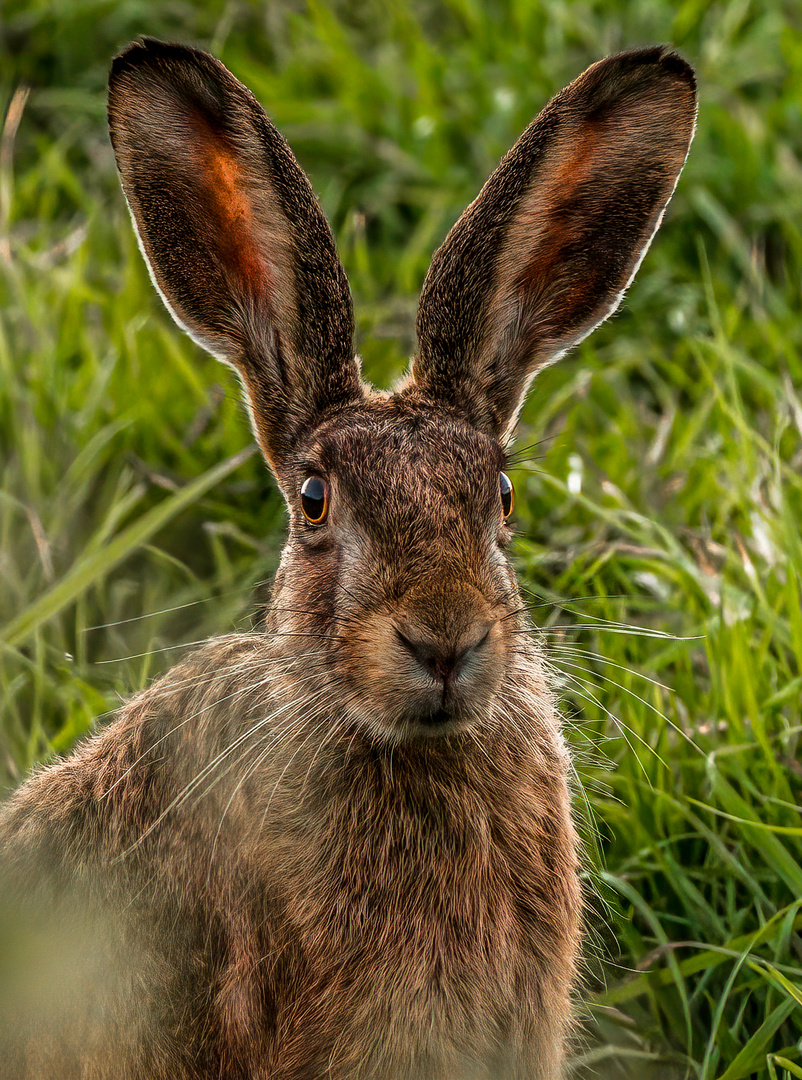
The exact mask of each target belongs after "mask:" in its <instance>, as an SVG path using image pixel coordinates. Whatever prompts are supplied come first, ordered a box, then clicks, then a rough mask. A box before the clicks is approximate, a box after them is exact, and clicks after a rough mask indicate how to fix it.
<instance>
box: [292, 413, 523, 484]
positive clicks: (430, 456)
mask: <svg viewBox="0 0 802 1080" xmlns="http://www.w3.org/2000/svg"><path fill="white" fill-rule="evenodd" d="M310 450H311V452H312V454H313V455H314V456H315V457H317V458H318V459H319V461H320V466H321V468H322V469H323V470H325V471H326V472H329V473H333V474H334V475H335V476H336V478H337V480H338V481H339V482H340V483H341V484H343V485H347V486H349V487H351V486H354V487H359V488H362V489H365V488H367V489H377V490H378V489H384V490H386V491H390V490H392V491H396V490H411V489H413V488H414V489H415V490H421V494H424V493H425V491H426V490H427V489H431V490H432V493H433V494H436V495H438V496H440V497H445V498H448V497H449V495H451V496H456V497H458V498H467V497H470V496H471V495H472V494H474V495H479V494H481V493H482V492H483V491H484V489H485V488H486V487H487V486H488V483H490V486H491V490H493V485H492V479H493V477H495V475H496V474H497V473H498V470H499V469H500V468H502V467H503V463H504V454H503V451H502V449H501V447H500V446H499V444H498V443H497V442H496V441H495V440H494V439H491V438H489V437H488V436H486V435H484V434H482V433H481V432H479V431H477V430H476V429H475V428H473V427H471V426H470V425H469V424H467V423H464V422H462V421H460V420H458V419H455V418H452V417H450V416H448V415H441V414H438V413H436V412H432V413H428V412H419V411H415V412H412V413H409V414H405V413H401V414H400V415H399V414H397V413H396V412H394V411H393V410H390V409H388V410H387V411H384V410H375V411H372V412H366V413H355V414H353V415H351V416H348V417H343V418H342V419H341V420H340V421H339V422H335V423H331V424H329V425H327V426H326V428H325V429H322V430H321V431H320V432H319V433H317V435H316V438H315V439H314V441H313V444H312V446H311V447H310Z"/></svg>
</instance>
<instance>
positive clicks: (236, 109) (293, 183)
mask: <svg viewBox="0 0 802 1080" xmlns="http://www.w3.org/2000/svg"><path fill="white" fill-rule="evenodd" d="M108 115H109V127H110V131H111V140H112V145H113V147H114V152H115V155H116V159H117V165H118V168H119V170H120V176H121V178H122V185H123V189H124V191H125V195H126V198H127V200H128V205H129V208H130V210H131V216H132V217H133V220H134V225H135V228H136V231H137V235H138V237H139V241H140V246H141V248H142V251H143V254H144V256H145V259H146V261H147V263H148V267H149V269H150V272H151V276H152V278H153V281H154V283H155V285H156V287H157V288H158V290H159V292H160V293H161V295H162V298H163V299H164V302H165V304H166V305H167V307H168V309H169V310H170V312H171V314H172V315H173V317H174V318H175V319H176V321H177V322H178V323H179V325H180V326H182V327H183V328H184V329H185V330H187V331H188V332H189V333H190V334H191V335H192V337H194V338H195V340H197V341H198V342H199V343H200V344H201V345H203V346H204V348H206V349H208V350H209V351H210V352H212V353H214V355H216V356H217V357H219V358H220V359H222V360H225V361H227V362H228V363H230V364H231V365H232V366H233V367H235V368H236V370H237V371H238V373H239V375H240V377H241V379H242V381H243V383H244V386H245V389H246V393H247V396H248V399H249V404H250V407H251V411H252V417H253V422H254V427H255V430H256V434H257V437H258V438H259V441H260V443H261V445H262V448H263V450H264V453H265V456H266V457H267V459H268V462H269V463H270V464H271V466H272V467H273V469H274V471H277V472H278V473H280V472H281V471H282V467H283V464H284V462H285V460H286V459H287V458H288V456H289V455H290V454H291V452H292V448H293V446H294V445H295V443H296V441H297V439H298V437H299V435H300V434H301V433H302V432H303V431H304V430H308V429H310V428H311V427H313V426H314V425H315V424H316V423H317V422H319V420H320V419H321V417H322V416H323V415H324V414H325V413H326V412H328V411H330V410H332V409H334V408H337V407H338V406H341V405H343V404H345V403H347V402H349V401H353V400H357V399H359V398H360V397H361V395H362V389H361V383H360V378H359V367H358V363H357V361H356V359H355V357H354V349H353V331H354V321H353V311H352V306H351V296H350V293H349V290H348V282H347V280H346V277H345V272H344V270H343V268H342V266H341V264H340V261H339V259H338V257H337V252H336V249H335V246H334V239H333V237H332V234H331V230H330V229H329V226H328V224H327V222H326V219H325V218H324V216H323V213H322V211H321V209H320V207H319V205H318V203H317V200H316V199H315V196H314V193H313V191H312V188H311V186H310V184H309V181H308V180H307V178H306V176H305V175H304V173H303V171H302V170H301V168H300V166H299V165H298V163H297V162H296V160H295V158H294V157H293V155H292V151H291V150H290V148H289V146H288V145H287V143H286V142H285V140H284V139H283V137H282V136H281V135H280V134H279V132H278V130H277V129H276V128H275V126H274V125H273V124H272V123H271V121H270V120H269V119H268V117H267V116H266V115H265V113H264V112H263V110H262V108H261V107H260V105H259V104H258V102H257V101H256V99H255V98H254V97H253V95H252V94H251V93H250V91H249V90H247V89H246V87H244V86H243V85H242V84H241V83H240V82H238V81H237V80H236V79H235V78H234V76H233V75H231V73H230V72H229V71H228V70H227V69H226V68H225V67H224V66H223V65H222V64H221V63H220V62H219V61H218V60H216V59H215V58H214V57H212V56H209V55H208V54H207V53H204V52H200V51H199V50H197V49H191V48H187V47H184V46H180V45H170V44H166V43H163V42H159V41H155V40H153V39H151V38H146V39H144V40H143V41H142V42H141V43H135V44H133V45H130V46H129V47H128V48H127V49H126V50H125V51H124V52H123V53H121V54H120V55H119V56H118V57H116V59H115V60H114V63H113V66H112V70H111V75H110V79H109V101H108Z"/></svg>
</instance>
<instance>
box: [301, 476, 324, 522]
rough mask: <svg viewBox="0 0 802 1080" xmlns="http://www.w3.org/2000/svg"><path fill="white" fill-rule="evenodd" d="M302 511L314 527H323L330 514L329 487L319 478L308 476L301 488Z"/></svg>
mask: <svg viewBox="0 0 802 1080" xmlns="http://www.w3.org/2000/svg"><path fill="white" fill-rule="evenodd" d="M301 509H302V510H303V512H304V515H305V516H306V520H307V521H308V522H310V523H311V524H312V525H322V524H323V522H324V521H325V520H326V514H328V512H329V485H328V484H327V483H326V481H325V480H322V479H321V478H320V477H319V476H308V477H307V478H306V480H304V482H303V486H302V488H301Z"/></svg>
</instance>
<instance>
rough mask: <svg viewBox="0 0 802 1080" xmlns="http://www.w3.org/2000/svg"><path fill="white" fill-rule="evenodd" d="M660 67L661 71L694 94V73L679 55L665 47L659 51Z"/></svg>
mask: <svg viewBox="0 0 802 1080" xmlns="http://www.w3.org/2000/svg"><path fill="white" fill-rule="evenodd" d="M659 63H660V67H661V68H662V69H663V71H665V72H667V73H668V74H670V75H673V76H674V77H675V78H677V79H680V80H682V82H685V83H687V84H688V86H689V87H690V89H691V90H693V92H694V93H696V73H695V72H694V70H693V68H692V67H691V65H690V64H689V63H688V61H687V60H685V59H684V57H682V56H680V54H679V53H675V52H671V51H670V50H669V49H668V48H667V47H666V46H664V47H663V48H662V49H661V55H660V61H659Z"/></svg>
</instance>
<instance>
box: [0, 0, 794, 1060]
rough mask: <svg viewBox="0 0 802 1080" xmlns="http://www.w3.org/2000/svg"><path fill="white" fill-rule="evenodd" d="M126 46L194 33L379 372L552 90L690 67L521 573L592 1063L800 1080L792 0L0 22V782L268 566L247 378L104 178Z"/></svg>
mask: <svg viewBox="0 0 802 1080" xmlns="http://www.w3.org/2000/svg"><path fill="white" fill-rule="evenodd" d="M141 33H151V34H155V35H157V36H162V37H168V38H174V39H180V40H184V41H189V42H194V43H197V44H201V45H203V46H206V47H209V48H211V49H213V50H214V51H215V52H217V53H218V54H219V55H220V56H221V57H222V59H223V60H224V61H225V62H226V63H227V64H228V65H229V66H230V67H231V68H232V69H233V70H234V72H235V73H236V74H237V75H238V76H239V77H240V78H242V79H243V80H245V81H246V82H248V83H249V84H250V85H251V86H252V88H253V89H254V91H255V93H256V94H257V96H258V97H259V98H260V99H261V100H262V101H263V102H264V104H265V106H266V108H267V110H268V111H269V112H270V113H271V115H272V116H273V117H274V119H275V120H276V122H277V123H278V124H279V126H280V127H281V128H282V130H283V131H284V132H285V133H286V135H287V136H288V138H289V139H290V141H291V143H292V145H293V147H294V148H295V150H296V152H297V154H298V156H299V158H300V160H301V162H302V164H303V165H304V167H305V168H306V169H307V171H308V172H309V173H310V175H311V176H312V178H313V182H314V184H315V187H316V189H317V191H318V192H319V194H320V197H321V200H322V202H323V205H324V208H325V210H326V212H327V213H328V215H329V217H330V219H331V220H332V222H333V224H334V227H335V232H336V235H337V240H338V244H339V248H340V252H341V254H342V257H343V260H344V262H345V265H346V268H347V270H348V273H349V277H350V280H351V284H352V289H353V292H354V298H355V303H356V309H357V317H358V321H359V323H358V329H359V341H360V348H361V351H362V354H363V357H364V364H365V369H366V372H367V374H368V376H369V377H371V378H373V379H375V380H376V381H377V382H378V383H380V384H382V385H387V384H388V383H389V382H390V381H391V379H392V378H393V377H394V376H395V375H397V374H398V373H399V372H400V371H401V370H402V369H403V367H404V365H405V363H406V360H407V358H408V356H409V354H410V352H411V350H412V348H413V332H414V313H415V303H416V294H417V291H418V289H419V288H420V284H421V281H422V279H423V275H424V273H425V271H426V267H427V264H428V260H429V257H430V255H431V252H432V250H433V248H434V247H435V246H436V245H437V243H438V242H439V241H440V239H441V238H442V237H443V236H444V234H445V232H446V231H447V229H448V227H449V226H450V224H451V223H452V222H453V220H454V219H455V218H456V216H457V215H458V213H459V212H460V210H461V209H462V207H463V206H464V205H465V204H466V203H467V202H468V201H469V200H470V199H471V198H472V197H473V195H474V194H475V193H476V190H477V189H478V187H479V185H480V184H481V182H482V181H483V180H484V178H485V176H486V175H487V174H488V172H489V171H490V170H491V169H492V167H493V165H494V164H495V162H496V161H497V160H498V158H499V156H500V155H501V154H502V153H503V151H504V150H505V149H506V148H507V146H509V145H510V144H511V143H512V141H513V140H514V139H515V137H516V136H517V134H518V133H519V132H520V130H521V129H522V128H523V127H524V125H525V124H526V122H527V121H528V120H529V118H530V117H531V116H532V115H533V114H534V113H535V112H536V111H537V110H538V109H539V108H540V107H541V105H542V104H543V103H544V102H545V100H546V99H547V98H548V97H549V96H550V95H551V94H552V93H553V92H554V91H556V90H557V89H559V87H561V86H562V85H563V84H564V83H565V82H566V81H568V80H569V79H570V78H571V77H573V76H574V75H576V74H577V73H578V72H579V71H580V70H582V68H583V67H585V66H586V65H587V64H588V63H590V62H591V61H593V60H595V59H597V58H598V57H599V56H601V55H603V54H605V53H608V52H612V51H616V50H618V49H620V48H625V47H628V46H634V45H638V44H645V43H651V42H656V41H663V42H670V43H672V44H673V45H675V46H676V47H677V48H679V49H680V50H681V51H682V52H683V53H684V54H685V55H686V56H687V57H688V58H689V59H690V60H691V61H692V62H693V63H694V64H695V66H696V68H697V71H698V74H699V79H700V91H701V112H700V118H699V128H698V133H697V137H696V141H695V143H694V146H693V148H692V151H691V156H690V159H689V162H688V165H687V168H686V171H685V173H684V174H683V177H682V179H681V181H680V185H679V189H678V191H677V194H676V197H675V200H674V202H673V203H672V206H671V209H670V212H669V214H668V215H667V219H666V221H665V223H664V225H663V229H662V231H661V233H660V234H659V236H658V238H657V240H656V242H655V245H654V248H653V250H652V251H651V252H650V254H649V256H648V257H647V259H646V260H645V262H644V265H643V266H642V268H641V271H640V274H639V277H638V279H637V281H636V283H635V285H634V286H633V288H632V290H631V293H630V295H629V297H628V299H627V302H626V304H625V306H624V308H623V310H622V311H621V312H620V313H619V314H618V315H617V316H616V317H615V318H614V319H613V320H612V321H611V322H610V323H609V324H607V325H606V326H605V327H603V328H602V329H600V330H599V331H598V332H597V333H596V334H594V335H593V337H592V338H591V339H590V340H589V341H588V342H586V343H585V344H584V345H583V346H582V347H581V348H580V349H579V350H577V351H576V352H575V353H574V354H572V355H571V356H570V357H569V358H568V359H566V360H564V361H563V362H562V363H561V364H560V365H558V366H556V367H554V368H553V369H551V370H549V371H547V372H546V373H544V375H543V376H542V377H541V378H540V379H539V380H538V382H537V383H536V386H535V389H534V392H533V393H532V396H531V399H530V401H529V404H528V406H527V408H526V410H525V413H524V416H523V421H522V425H521V431H520V439H519V442H520V445H528V444H530V443H534V442H535V441H538V440H542V441H541V442H539V445H538V446H537V447H535V448H534V450H533V452H532V456H531V459H530V460H528V461H527V462H526V463H525V464H523V465H522V466H521V467H520V468H519V469H518V470H517V471H516V472H515V474H514V481H515V484H516V489H517V507H518V510H517V523H518V528H519V533H520V536H519V540H518V543H517V548H516V554H517V560H518V564H519V567H520V570H521V573H522V575H523V577H524V580H525V584H526V587H527V588H528V589H529V590H530V591H531V596H532V600H533V610H534V612H535V616H536V619H537V621H538V622H539V623H540V624H541V625H542V626H543V628H544V632H546V633H547V634H548V638H549V641H550V643H551V657H552V660H553V663H554V665H555V678H556V679H557V680H558V681H559V682H560V684H561V687H562V697H563V707H564V711H565V713H566V716H567V718H568V721H569V728H570V732H571V738H572V740H573V742H574V745H575V747H576V762H577V774H578V781H577V808H578V812H579V814H580V815H581V817H582V819H583V821H584V825H583V832H584V835H585V840H586V848H587V865H588V883H589V890H590V891H592V894H593V899H592V900H591V904H592V906H593V909H594V914H593V916H592V918H591V920H590V924H591V933H590V934H589V939H588V944H587V950H586V952H587V979H586V982H587V987H586V991H585V994H584V1001H585V1005H586V1008H585V1014H586V1020H585V1024H584V1029H583V1033H582V1038H581V1039H580V1040H578V1048H577V1066H576V1067H577V1069H578V1071H579V1073H580V1075H582V1076H583V1077H585V1076H591V1075H595V1076H601V1077H609V1078H611V1080H617V1078H623V1077H631V1078H632V1080H641V1078H645V1080H646V1078H662V1077H666V1078H668V1077H671V1078H673V1077H685V1076H688V1077H694V1078H699V1080H737V1078H739V1077H748V1076H760V1077H767V1078H768V1077H771V1078H772V1080H790V1078H792V1077H794V1078H796V1077H802V1044H801V1041H802V815H800V812H799V804H800V790H801V789H802V764H800V752H799V740H800V732H802V715H801V713H802V709H800V703H801V702H802V614H800V595H801V594H802V539H800V534H801V533H802V478H801V473H802V470H800V465H802V351H801V347H802V320H800V316H799V306H800V281H802V226H801V225H800V222H802V13H800V10H799V8H798V5H796V4H794V3H791V2H788V3H785V4H784V3H782V2H781V0H764V2H763V3H750V2H748V0H722V2H721V3H708V2H706V0H705V2H702V0H684V2H680V3H676V4H669V3H667V2H666V0H636V2H632V3H629V4H625V3H621V2H612V3H611V2H607V3H604V4H602V3H601V2H600V0H598V2H594V0H583V2H575V3H568V2H567V0H562V2H558V0H545V2H543V3H540V4H537V3H533V2H532V0H504V2H493V3H492V4H491V3H490V0H486V2H484V3H482V2H480V0H448V2H440V3H433V2H432V3H425V2H422V0H417V2H413V0H392V2H385V3H379V2H378V0H369V2H367V3H359V4H357V3H355V2H351V3H336V4H329V5H326V4H324V3H323V2H321V0H317V2H314V3H309V4H305V3H301V2H300V0H297V2H294V3H287V2H285V3H274V4H269V5H265V6H264V7H262V6H260V5H257V4H256V3H248V2H245V0H241V2H231V3H223V2H220V0H213V2H205V3H200V2H195V0H193V2H190V0H181V2H179V0H167V2H166V3H164V4H160V5H158V8H157V6H156V5H149V4H147V3H145V2H144V0H61V2H60V3H58V4H56V3H54V2H51V0H6V3H5V6H4V9H3V15H2V21H1V22H0V61H1V62H0V103H2V113H3V114H4V115H6V117H7V118H6V123H5V128H4V135H3V137H2V142H0V297H1V298H2V303H1V304H0V475H1V476H2V480H1V482H0V774H2V775H0V782H2V784H3V786H5V787H8V786H10V785H13V784H14V783H16V782H18V780H19V779H20V778H21V777H22V776H23V775H24V773H25V771H26V770H27V769H28V768H29V767H30V766H31V765H32V764H33V763H35V762H36V761H38V760H41V759H42V758H44V757H46V756H47V755H49V754H51V753H52V752H53V751H61V750H64V749H66V748H68V747H69V746H70V745H72V743H73V742H74V741H75V739H76V738H78V737H79V736H81V735H82V734H83V733H84V732H85V731H87V730H88V729H89V727H90V725H91V723H92V721H93V719H94V718H95V717H96V716H98V715H99V714H102V713H105V712H107V711H109V710H111V709H113V708H114V707H115V706H116V704H117V703H118V701H119V700H120V698H121V696H125V695H128V694H130V693H131V692H133V691H134V690H136V689H137V688H139V687H141V686H143V685H144V684H145V683H146V682H147V681H148V680H149V679H151V678H152V676H153V675H154V674H155V673H156V672H158V671H160V670H162V669H164V668H165V667H167V666H169V665H170V664H171V663H172V661H173V659H174V658H175V657H176V655H177V654H178V651H179V650H177V649H176V646H177V645H179V644H181V643H183V642H187V641H191V640H195V639H198V638H202V637H204V636H206V635H208V634H211V633H218V632H222V631H226V630H228V629H230V628H232V627H235V626H247V625H249V619H250V617H251V613H253V612H255V611H256V608H257V599H258V597H259V595H260V590H261V586H260V583H261V582H264V581H265V580H266V579H268V578H269V575H270V573H271V572H272V569H273V567H274V565H275V560H276V555H277V552H278V551H279V549H280V546H281V536H282V530H283V523H284V514H283V509H282V506H281V503H280V500H279V498H278V496H277V494H276V491H275V489H274V487H273V485H272V483H271V481H270V479H269V476H268V474H267V471H266V469H265V468H264V467H263V466H262V465H261V463H260V461H259V459H258V457H257V456H256V455H250V456H249V455H248V453H247V448H248V447H249V446H250V445H251V437H250V433H249V430H248V425H247V421H246V417H245V414H244V410H243V409H242V407H241V405H240V404H239V394H238V390H237V387H236V386H235V384H234V381H233V380H232V379H231V378H229V376H228V374H227V372H226V371H225V370H224V369H223V368H222V367H221V366H219V365H217V364H216V363H215V362H214V361H213V360H211V359H210V358H208V357H206V356H204V355H203V354H201V352H200V351H199V350H198V349H197V348H196V347H195V346H194V345H193V344H192V343H191V342H190V341H189V340H188V339H187V338H185V337H182V336H181V335H180V333H179V332H178V331H177V330H176V329H175V328H174V327H173V326H172V324H171V323H170V321H169V318H168V316H167V315H166V313H165V312H164V311H163V309H162V307H161V305H160V302H159V300H158V298H157V297H156V296H155V294H154V292H153V289H152V287H151V286H150V283H149V281H148V278H147V274H146V271H145V269H144V266H143V264H142V260H141V258H140V256H139V254H138V252H137V249H136V244H135V242H134V239H133V236H132V232H131V228H130V226H129V223H128V220H127V215H126V213H125V210H124V207H123V203H122V198H121V196H120V194H119V191H118V187H117V180H116V175H115V172H114V167H113V161H112V157H111V152H110V149H109V147H108V144H107V140H106V135H105V124H104V85H105V73H106V70H107V66H108V62H109V59H110V57H111V55H112V54H113V53H114V52H115V51H116V50H117V48H118V47H120V46H121V45H123V44H124V43H125V42H126V41H128V40H129V39H131V38H132V37H134V36H136V35H137V34H141ZM25 86H27V87H30V94H29V96H27V98H26V97H25V93H24V91H23V89H22V88H23V87H25ZM243 451H245V453H243ZM524 456H526V455H524ZM618 624H630V625H634V626H636V627H641V628H643V630H644V631H646V633H645V636H644V635H635V634H632V633H628V632H619V631H622V630H624V629H625V626H619V625H618Z"/></svg>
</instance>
